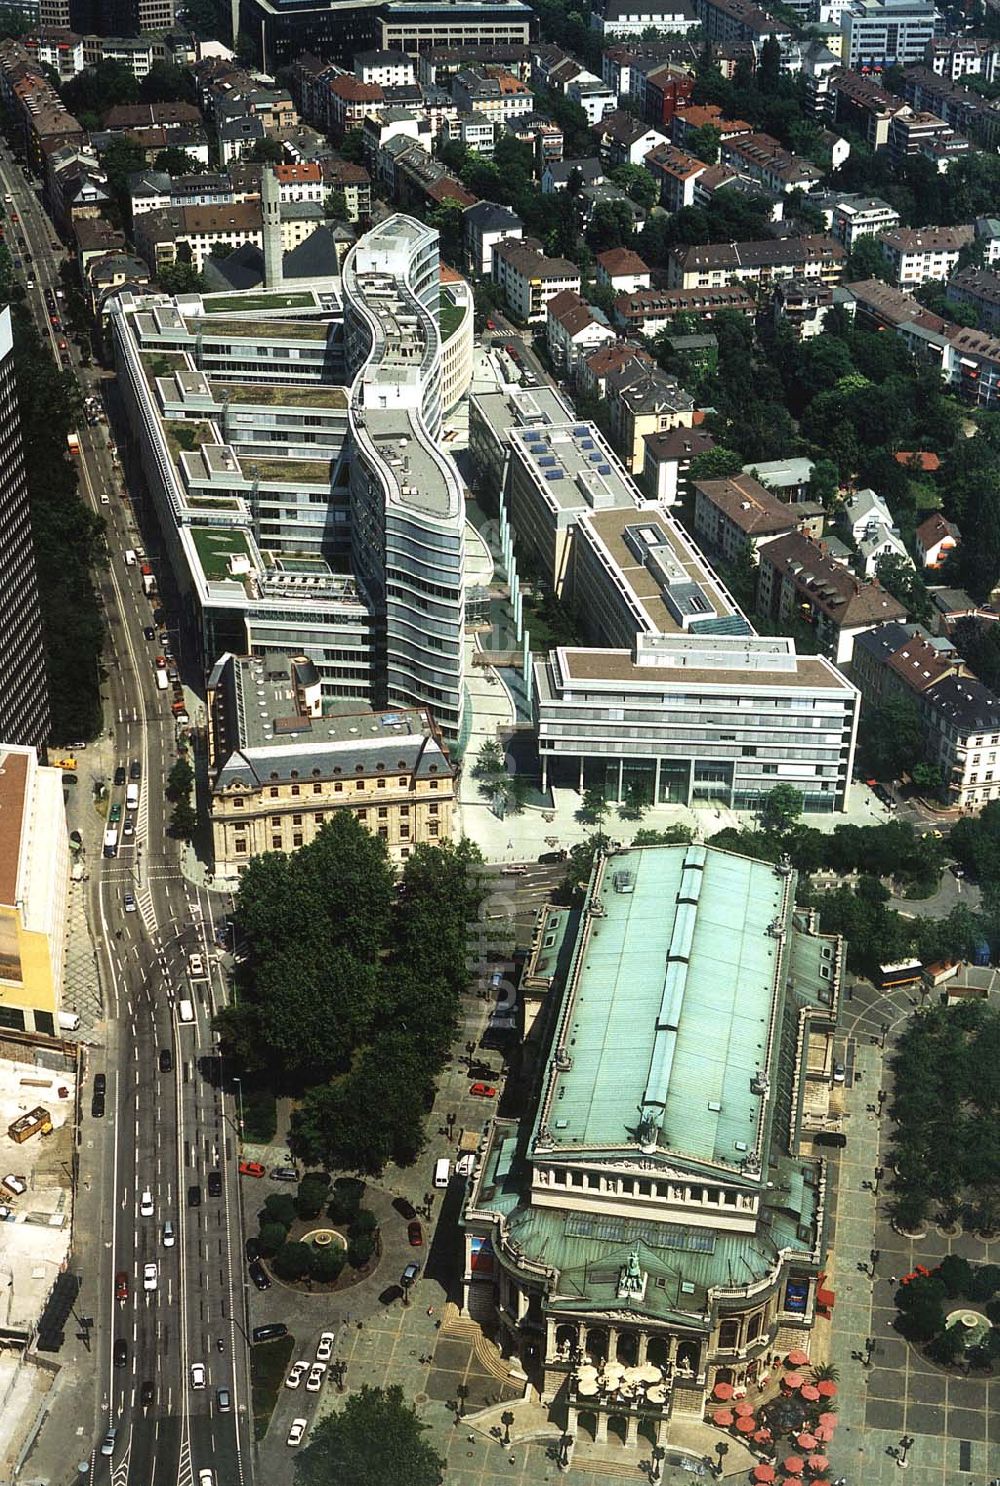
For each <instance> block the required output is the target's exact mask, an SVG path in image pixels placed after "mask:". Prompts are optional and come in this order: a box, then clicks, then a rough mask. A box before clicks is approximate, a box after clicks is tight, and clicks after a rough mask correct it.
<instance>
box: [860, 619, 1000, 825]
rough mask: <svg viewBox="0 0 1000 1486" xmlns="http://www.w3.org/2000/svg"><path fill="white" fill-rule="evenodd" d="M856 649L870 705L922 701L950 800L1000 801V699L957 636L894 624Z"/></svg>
mask: <svg viewBox="0 0 1000 1486" xmlns="http://www.w3.org/2000/svg"><path fill="white" fill-rule="evenodd" d="M856 654H857V659H856V663H855V671H856V676H857V684H858V685H859V687H860V688H861V691H862V695H863V696H864V698H865V700H866V702H867V703H868V704H869V705H871V706H880V705H882V704H883V703H884V702H885V701H887V700H888V699H889V698H890V697H904V698H906V699H907V700H909V701H911V702H913V703H914V705H915V706H916V709H917V714H918V716H919V717H920V721H921V725H922V727H923V731H924V742H925V747H926V751H927V758H928V761H929V762H931V763H935V764H937V765H938V767H939V768H940V770H941V777H942V780H943V782H944V791H945V797H946V799H947V801H948V803H949V804H950V805H952V806H956V807H958V808H959V809H962V810H969V811H975V810H981V809H982V808H983V806H984V805H986V804H988V802H989V801H990V800H995V799H998V798H1000V700H998V699H997V698H996V697H995V696H994V694H993V693H992V692H991V691H990V690H989V689H988V688H987V687H985V686H984V685H983V684H982V682H981V681H978V680H977V679H976V677H975V676H973V675H972V674H971V673H970V672H969V670H968V667H967V666H966V665H965V664H964V663H963V661H962V659H961V657H960V656H959V655H958V653H957V652H956V651H955V649H954V647H953V646H952V645H951V643H950V641H947V640H942V639H932V638H931V637H930V636H929V635H927V634H926V632H925V631H923V630H921V629H920V628H919V627H918V626H917V625H904V624H886V625H883V626H880V627H879V628H878V629H874V630H871V631H870V632H869V633H868V634H865V635H861V636H859V638H858V641H857V646H856Z"/></svg>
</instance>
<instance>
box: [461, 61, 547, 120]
mask: <svg viewBox="0 0 1000 1486" xmlns="http://www.w3.org/2000/svg"><path fill="white" fill-rule="evenodd" d="M451 96H452V99H453V101H454V103H455V106H456V107H457V108H458V109H459V110H460V111H461V112H462V113H481V114H484V115H485V117H486V118H488V119H492V120H493V122H494V124H498V125H500V124H505V123H506V122H507V120H508V119H516V118H519V117H523V115H525V114H530V113H532V112H533V111H534V107H535V95H534V94H533V93H532V91H531V89H530V88H529V87H528V85H527V83H524V82H522V81H521V79H520V78H517V77H515V76H514V75H513V73H510V72H505V71H504V69H503V68H502V67H496V68H492V67H491V68H485V67H480V68H473V67H468V68H463V69H462V70H461V71H460V72H456V74H455V76H454V77H453V78H452V83H451Z"/></svg>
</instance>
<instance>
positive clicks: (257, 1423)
mask: <svg viewBox="0 0 1000 1486" xmlns="http://www.w3.org/2000/svg"><path fill="white" fill-rule="evenodd" d="M294 1350H295V1338H294V1336H279V1337H278V1339H277V1341H273V1342H256V1343H255V1344H254V1345H253V1346H252V1347H251V1348H250V1383H251V1386H252V1388H253V1437H254V1439H255V1440H262V1439H263V1438H264V1436H265V1434H267V1427H268V1425H269V1424H270V1422H271V1415H272V1414H273V1413H274V1406H275V1404H276V1403H277V1401H278V1394H279V1393H280V1392H281V1385H282V1383H283V1382H284V1381H285V1377H286V1375H287V1373H288V1365H289V1363H290V1362H291V1360H292V1353H293V1352H294Z"/></svg>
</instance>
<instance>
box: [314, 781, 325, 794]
mask: <svg viewBox="0 0 1000 1486" xmlns="http://www.w3.org/2000/svg"><path fill="white" fill-rule="evenodd" d="M322 793H323V786H322V785H321V784H314V785H313V794H314V795H321V794H322Z"/></svg>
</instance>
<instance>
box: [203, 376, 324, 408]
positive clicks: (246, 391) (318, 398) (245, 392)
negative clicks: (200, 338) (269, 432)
mask: <svg viewBox="0 0 1000 1486" xmlns="http://www.w3.org/2000/svg"><path fill="white" fill-rule="evenodd" d="M212 391H213V392H214V393H215V394H216V397H217V398H221V397H222V396H223V395H224V394H225V393H227V392H228V393H230V394H231V397H230V401H231V402H232V403H246V404H247V405H248V406H253V405H254V404H256V405H258V406H260V407H289V408H346V407H347V389H346V388H344V387H333V386H330V385H329V384H328V383H326V382H299V383H297V384H295V385H294V386H289V385H288V384H285V385H279V384H277V383H275V382H220V381H219V380H218V378H216V377H213V378H212Z"/></svg>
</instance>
